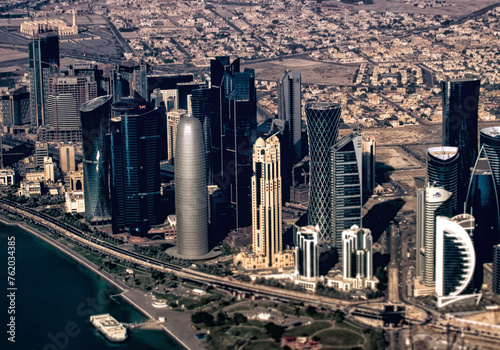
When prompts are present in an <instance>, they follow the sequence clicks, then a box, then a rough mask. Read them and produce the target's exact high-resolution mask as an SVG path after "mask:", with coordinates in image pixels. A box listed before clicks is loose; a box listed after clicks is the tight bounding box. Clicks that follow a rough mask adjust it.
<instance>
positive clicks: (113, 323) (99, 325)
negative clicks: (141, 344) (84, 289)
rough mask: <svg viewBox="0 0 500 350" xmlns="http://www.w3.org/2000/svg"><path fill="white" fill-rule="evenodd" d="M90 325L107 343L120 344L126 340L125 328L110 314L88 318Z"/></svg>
mask: <svg viewBox="0 0 500 350" xmlns="http://www.w3.org/2000/svg"><path fill="white" fill-rule="evenodd" d="M90 323H91V324H92V325H93V326H94V327H95V328H96V329H97V330H98V331H99V332H101V333H102V334H103V335H104V336H105V337H106V339H108V340H109V341H112V342H122V341H124V340H125V339H127V336H128V335H127V328H125V326H124V325H122V324H121V323H120V322H118V321H117V320H115V319H114V318H113V317H112V316H111V315H110V314H102V315H93V316H90Z"/></svg>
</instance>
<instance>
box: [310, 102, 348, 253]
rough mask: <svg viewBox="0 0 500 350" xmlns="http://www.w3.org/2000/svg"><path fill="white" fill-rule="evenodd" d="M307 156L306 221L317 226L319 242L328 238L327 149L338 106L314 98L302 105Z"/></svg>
mask: <svg viewBox="0 0 500 350" xmlns="http://www.w3.org/2000/svg"><path fill="white" fill-rule="evenodd" d="M305 110H306V118H307V132H308V138H309V157H310V173H311V180H310V184H311V185H310V189H309V212H308V223H309V225H312V226H316V225H318V226H319V230H320V236H319V239H320V242H325V241H327V242H332V243H333V237H332V233H331V232H330V229H331V191H330V186H331V166H330V157H331V154H330V149H331V147H332V146H333V145H334V144H335V143H336V142H337V135H338V128H339V122H340V114H341V106H340V104H338V103H329V102H316V103H310V104H307V105H306V107H305Z"/></svg>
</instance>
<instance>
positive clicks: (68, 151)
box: [59, 145, 76, 174]
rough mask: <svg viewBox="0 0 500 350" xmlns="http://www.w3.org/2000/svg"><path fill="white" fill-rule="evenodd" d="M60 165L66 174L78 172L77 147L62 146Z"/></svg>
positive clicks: (60, 148) (60, 149)
mask: <svg viewBox="0 0 500 350" xmlns="http://www.w3.org/2000/svg"><path fill="white" fill-rule="evenodd" d="M59 165H60V167H61V171H62V172H63V173H65V174H67V173H69V172H70V171H75V170H76V163H75V146H73V145H62V146H61V147H59Z"/></svg>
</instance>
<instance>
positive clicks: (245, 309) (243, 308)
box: [226, 305, 251, 312]
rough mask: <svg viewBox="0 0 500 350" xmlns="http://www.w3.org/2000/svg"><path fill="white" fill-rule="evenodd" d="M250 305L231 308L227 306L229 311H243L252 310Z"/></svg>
mask: <svg viewBox="0 0 500 350" xmlns="http://www.w3.org/2000/svg"><path fill="white" fill-rule="evenodd" d="M250 310H251V309H250V307H249V306H248V305H238V306H235V307H231V308H226V311H227V312H241V311H250Z"/></svg>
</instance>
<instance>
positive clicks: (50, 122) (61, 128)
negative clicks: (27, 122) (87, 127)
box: [41, 74, 97, 142]
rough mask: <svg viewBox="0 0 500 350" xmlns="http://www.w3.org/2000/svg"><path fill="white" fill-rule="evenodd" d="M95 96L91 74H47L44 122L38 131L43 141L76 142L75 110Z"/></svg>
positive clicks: (78, 124) (79, 129) (77, 131)
mask: <svg viewBox="0 0 500 350" xmlns="http://www.w3.org/2000/svg"><path fill="white" fill-rule="evenodd" d="M96 97H97V82H96V81H95V80H94V78H93V77H92V76H88V75H87V76H64V75H62V74H61V75H57V76H52V77H50V78H49V83H48V94H47V98H46V100H47V114H46V116H47V122H46V124H45V127H44V130H43V131H42V133H41V134H42V135H43V136H42V138H43V139H44V140H45V141H62V142H80V140H81V126H80V118H79V115H78V111H79V110H80V107H81V106H82V105H83V104H84V103H85V102H87V101H90V100H92V99H94V98H96Z"/></svg>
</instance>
